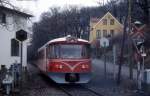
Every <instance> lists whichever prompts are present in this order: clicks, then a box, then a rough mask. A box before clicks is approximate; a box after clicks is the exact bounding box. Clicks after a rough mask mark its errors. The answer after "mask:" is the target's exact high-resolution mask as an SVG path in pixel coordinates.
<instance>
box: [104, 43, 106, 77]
mask: <svg viewBox="0 0 150 96" xmlns="http://www.w3.org/2000/svg"><path fill="white" fill-rule="evenodd" d="M104 75H105V78H106V46H105V44H104Z"/></svg>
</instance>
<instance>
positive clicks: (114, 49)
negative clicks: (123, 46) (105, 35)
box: [113, 44, 116, 80]
mask: <svg viewBox="0 0 150 96" xmlns="http://www.w3.org/2000/svg"><path fill="white" fill-rule="evenodd" d="M113 61H114V62H113V63H114V64H113V73H114V74H113V77H114V80H115V77H116V76H115V75H116V74H115V73H116V72H115V65H116V46H115V44H114V45H113Z"/></svg>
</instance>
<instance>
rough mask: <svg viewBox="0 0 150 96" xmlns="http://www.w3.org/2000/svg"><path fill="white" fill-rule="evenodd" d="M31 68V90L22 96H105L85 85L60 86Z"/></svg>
mask: <svg viewBox="0 0 150 96" xmlns="http://www.w3.org/2000/svg"><path fill="white" fill-rule="evenodd" d="M32 67H33V66H31V69H32V70H31V73H32V74H31V77H32V79H31V81H30V84H29V85H30V88H29V89H27V93H28V94H25V95H22V96H103V95H102V94H100V93H98V92H96V91H94V90H92V89H90V88H88V87H86V86H84V85H76V84H72V85H60V84H56V83H54V82H53V81H51V80H50V79H49V78H47V77H45V76H44V75H41V74H40V73H39V71H38V70H36V68H35V67H34V68H32Z"/></svg>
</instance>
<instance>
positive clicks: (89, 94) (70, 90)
mask: <svg viewBox="0 0 150 96" xmlns="http://www.w3.org/2000/svg"><path fill="white" fill-rule="evenodd" d="M57 87H58V88H60V89H61V90H62V91H63V92H64V93H66V94H67V95H68V96H104V95H102V94H100V93H98V92H96V91H94V90H92V89H90V88H88V87H86V86H83V85H71V87H70V86H61V85H60V86H59V85H57ZM83 91H84V93H83Z"/></svg>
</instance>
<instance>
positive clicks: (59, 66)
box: [55, 64, 63, 69]
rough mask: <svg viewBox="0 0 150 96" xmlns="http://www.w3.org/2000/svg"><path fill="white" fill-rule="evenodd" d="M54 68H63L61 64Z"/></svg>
mask: <svg viewBox="0 0 150 96" xmlns="http://www.w3.org/2000/svg"><path fill="white" fill-rule="evenodd" d="M55 67H56V68H57V69H62V68H63V65H61V64H56V65H55Z"/></svg>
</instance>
